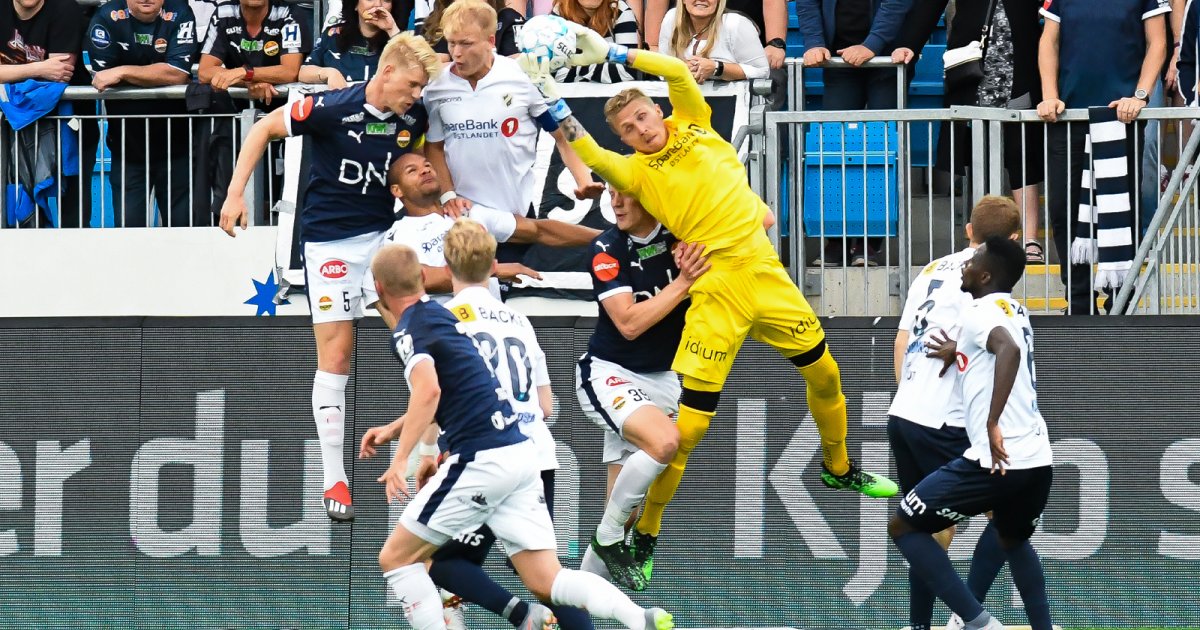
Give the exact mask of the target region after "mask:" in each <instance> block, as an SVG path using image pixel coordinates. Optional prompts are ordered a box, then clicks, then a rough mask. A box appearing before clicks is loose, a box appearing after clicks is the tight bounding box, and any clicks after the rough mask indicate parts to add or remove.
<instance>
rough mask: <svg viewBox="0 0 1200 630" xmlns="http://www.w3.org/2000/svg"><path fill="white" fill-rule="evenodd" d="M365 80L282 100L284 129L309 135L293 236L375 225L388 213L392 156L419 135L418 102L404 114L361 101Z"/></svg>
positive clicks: (324, 236)
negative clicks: (305, 179)
mask: <svg viewBox="0 0 1200 630" xmlns="http://www.w3.org/2000/svg"><path fill="white" fill-rule="evenodd" d="M366 92H367V87H366V84H365V83H360V84H357V85H353V86H351V87H348V88H344V89H341V90H334V91H332V92H322V93H321V94H314V95H310V96H305V97H304V98H303V99H301V100H299V101H295V102H294V103H292V105H291V106H290V107H289V108H288V112H287V115H286V116H284V120H285V121H286V123H287V127H288V135H291V136H299V135H305V136H309V137H310V138H312V139H313V149H314V150H313V152H312V169H311V174H310V180H309V184H308V192H307V193H306V195H305V204H304V211H303V212H301V213H300V238H301V239H302V240H304V241H316V242H323V241H336V240H340V239H344V238H350V237H352V236H358V235H360V234H366V233H368V232H382V231H384V230H386V229H388V227H390V226H391V225H392V223H393V221H394V220H395V217H396V215H395V212H394V207H395V198H394V197H392V193H391V191H390V190H389V189H388V186H387V172H388V168H390V167H391V165H392V162H394V161H396V159H397V158H399V157H400V156H401V155H404V154H405V153H410V152H412V151H413V150H414V149H416V148H418V147H420V146H421V144H422V143H423V142H424V136H425V129H426V127H427V126H428V117H427V116H426V114H425V108H424V106H423V105H421V103H419V102H418V103H416V104H414V105H413V106H412V107H410V108H409V110H408V111H407V112H405V113H403V114H400V115H397V114H395V113H393V112H390V111H380V110H378V109H376V108H375V107H373V106H371V104H370V103H367V97H366Z"/></svg>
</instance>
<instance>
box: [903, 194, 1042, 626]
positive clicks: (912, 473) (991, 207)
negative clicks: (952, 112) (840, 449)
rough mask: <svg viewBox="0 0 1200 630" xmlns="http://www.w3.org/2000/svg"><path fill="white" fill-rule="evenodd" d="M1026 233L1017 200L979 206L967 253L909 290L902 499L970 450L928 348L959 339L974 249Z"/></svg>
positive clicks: (912, 575) (923, 608)
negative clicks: (966, 272) (964, 285)
mask: <svg viewBox="0 0 1200 630" xmlns="http://www.w3.org/2000/svg"><path fill="white" fill-rule="evenodd" d="M1020 230H1021V212H1020V209H1018V208H1017V205H1016V204H1015V203H1013V201H1012V200H1011V199H1009V198H1008V197H994V196H989V197H984V198H983V199H980V200H979V203H977V204H975V208H974V209H972V210H971V222H970V223H968V224H967V239H968V241H969V244H968V246H967V247H965V248H964V249H963V250H962V251H958V252H955V253H953V254H950V255H947V256H943V257H941V258H939V259H937V260H935V261H933V262H931V263H929V264H928V265H926V266H925V268H924V269H923V270H921V273H920V274H919V275H918V276H917V277H916V279H915V280H913V282H912V286H910V287H909V290H908V298H907V300H906V301H905V303H904V312H903V314H902V315H901V316H900V326H899V331H897V333H896V343H895V349H894V358H895V370H896V383H897V389H896V397H895V398H893V399H892V406H891V408H889V409H888V442H889V443H890V444H891V447H892V453H893V455H894V457H895V460H896V475H897V477H898V479H897V480H898V481H899V482H900V491H901V492H902V493H908V492H909V491H910V490H912V489H913V488H915V487H916V486H917V484H918V483H920V481H921V480H922V479H924V478H925V477H926V476H927V475H929V474H930V473H932V472H933V471H935V470H937V469H938V468H941V467H942V466H944V465H945V464H947V463H948V462H950V461H952V460H954V459H956V458H958V457H961V456H962V454H963V453H964V452H966V450H967V448H968V447H969V446H970V442H969V440H968V439H967V430H966V428H965V426H966V423H965V420H964V417H963V406H962V397H961V395H960V393H959V391H958V389H957V387H956V381H957V374H956V373H954V372H948V370H947V369H946V368H945V367H944V366H943V363H942V361H941V360H939V359H938V358H937V357H935V356H929V355H928V353H929V349H928V345H929V344H930V343H936V341H935V340H941V339H945V338H947V337H949V338H951V339H957V338H958V331H959V325H960V320H961V315H962V311H963V309H965V308H966V307H967V306H968V305H969V304H970V303H971V296H970V295H968V294H966V293H964V292H963V290H962V269H963V267H964V266H965V265H966V264H967V261H968V260H970V259H971V257H972V256H974V255H975V248H976V247H978V246H979V245H980V244H982V243H984V242H985V241H987V239H989V238H994V237H999V238H1012V239H1017V238H1019V237H1020ZM953 536H954V525H951V526H950V527H948V528H946V529H945V530H943V531H940V532H937V533H936V534H934V538H935V539H937V541H938V542H939V543H940V544H941V545H942V548H943V549H948V548H949V547H950V541H951V539H952V538H953ZM908 584H909V627H910V628H911V629H912V630H929V627H930V625H931V623H932V616H933V604H934V595H933V592H932V591H930V590H929V587H928V586H927V585H926V584H925V582H924V580H922V579H921V578H920V576H918V575H917V574H916V572H915V571H913V570H909V573H908Z"/></svg>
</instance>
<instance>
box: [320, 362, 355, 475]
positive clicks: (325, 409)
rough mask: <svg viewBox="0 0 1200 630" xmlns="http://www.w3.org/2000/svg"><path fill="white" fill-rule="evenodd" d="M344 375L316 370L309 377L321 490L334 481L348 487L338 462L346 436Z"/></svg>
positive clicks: (339, 461) (344, 469)
mask: <svg viewBox="0 0 1200 630" xmlns="http://www.w3.org/2000/svg"><path fill="white" fill-rule="evenodd" d="M348 380H350V377H349V376H347V375H345V374H331V373H329V372H321V371H318V372H317V375H316V376H315V377H313V391H312V408H313V420H314V421H315V422H316V424H317V437H318V438H320V440H321V466H322V468H323V472H324V484H323V487H324V488H325V489H326V490H328V489H330V488H332V487H333V486H334V484H336V483H337V482H339V481H340V482H342V483H344V484H346V487H349V486H350V483H349V482H348V481H347V480H346V467H345V464H344V463H343V461H342V444H343V442H344V440H345V434H346V381H348Z"/></svg>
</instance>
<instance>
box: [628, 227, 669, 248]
mask: <svg viewBox="0 0 1200 630" xmlns="http://www.w3.org/2000/svg"><path fill="white" fill-rule="evenodd" d="M661 231H662V224H661V223H659V224H658V225H656V226H654V229H653V230H650V233H649V234H647V235H646V236H645V237H637V236H634V235H632V234H630V235H629V240H631V241H633V242H634V243H637V244H638V245H645V244H646V243H649V242H650V241H653V240H654V239H656V238H658V233H659V232H661Z"/></svg>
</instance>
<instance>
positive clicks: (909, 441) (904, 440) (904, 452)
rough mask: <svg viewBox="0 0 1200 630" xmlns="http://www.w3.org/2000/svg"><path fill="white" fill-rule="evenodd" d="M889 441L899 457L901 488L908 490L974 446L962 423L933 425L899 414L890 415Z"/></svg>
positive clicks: (898, 470) (898, 469) (897, 467)
mask: <svg viewBox="0 0 1200 630" xmlns="http://www.w3.org/2000/svg"><path fill="white" fill-rule="evenodd" d="M887 429H888V442H889V443H890V444H891V446H892V455H893V456H894V457H895V458H896V476H897V477H899V478H900V491H901V492H903V493H905V494H907V493H908V491H909V490H912V489H913V488H916V487H917V484H919V483H921V480H922V479H924V478H926V477H928V476H929V475H931V474H933V471H935V470H937V469H939V468H941V467H942V466H945V465H946V464H948V463H950V462H951V461H954V460H955V459H958V458H959V457H962V456H963V453H965V452H967V449H968V448H970V446H971V439H970V438H968V437H967V430H966V429H964V428H962V427H946V426H944V427H942V428H940V429H931V428H929V427H927V426H924V425H920V424H917V423H915V422H909V421H908V420H905V419H904V418H900V417H898V416H888V427H887Z"/></svg>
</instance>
